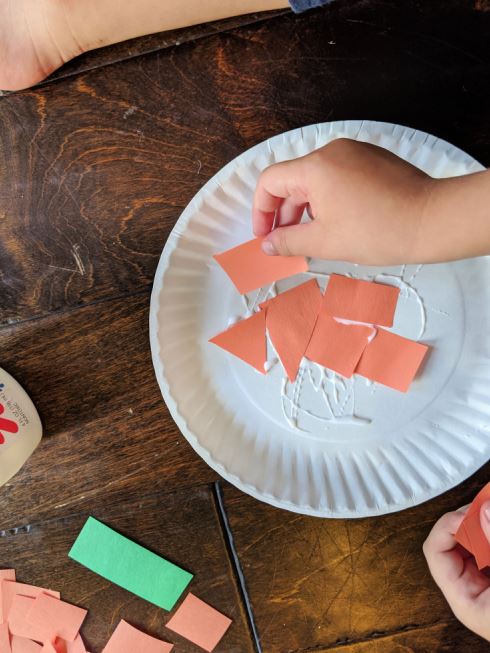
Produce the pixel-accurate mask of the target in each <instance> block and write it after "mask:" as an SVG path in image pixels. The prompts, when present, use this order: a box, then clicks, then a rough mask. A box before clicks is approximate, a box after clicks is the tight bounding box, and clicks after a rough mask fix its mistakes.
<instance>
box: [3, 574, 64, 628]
mask: <svg viewBox="0 0 490 653" xmlns="http://www.w3.org/2000/svg"><path fill="white" fill-rule="evenodd" d="M42 592H44V593H45V594H50V595H51V596H54V597H55V598H57V599H59V598H60V593H59V592H54V591H53V590H47V589H44V588H42V587H36V586H35V585H25V584H24V583H16V582H13V581H10V580H2V581H0V598H1V608H2V612H1V614H2V617H3V620H4V621H8V616H9V611H10V606H11V605H12V601H13V598H14V596H15V595H16V594H22V596H30V597H31V598H33V599H35V598H36V597H37V596H39V594H41V593H42Z"/></svg>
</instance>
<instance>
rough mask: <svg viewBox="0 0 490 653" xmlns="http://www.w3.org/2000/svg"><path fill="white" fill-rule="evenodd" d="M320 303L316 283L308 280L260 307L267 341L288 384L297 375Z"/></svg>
mask: <svg viewBox="0 0 490 653" xmlns="http://www.w3.org/2000/svg"><path fill="white" fill-rule="evenodd" d="M321 303H322V294H321V292H320V288H319V287H318V283H317V281H316V279H311V281H307V282H306V283H302V284H300V285H299V286H295V287H294V288H291V290H286V291H285V292H283V293H281V294H280V295H277V297H274V298H273V299H270V300H268V301H267V302H265V303H264V305H263V311H265V313H266V325H267V330H268V332H269V337H270V339H271V342H272V344H273V346H274V349H275V350H276V352H277V355H278V356H279V359H280V361H281V363H282V366H283V367H284V369H285V371H286V374H287V375H288V378H289V380H290V381H294V380H295V379H296V375H297V374H298V369H299V366H300V364H301V359H302V358H303V356H304V355H305V352H306V349H307V347H308V344H309V342H310V338H311V334H312V333H313V329H314V328H315V324H316V320H317V317H318V313H319V311H320V306H321Z"/></svg>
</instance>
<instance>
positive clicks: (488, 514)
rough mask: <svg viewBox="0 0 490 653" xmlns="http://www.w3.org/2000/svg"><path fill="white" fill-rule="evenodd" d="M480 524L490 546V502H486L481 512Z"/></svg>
mask: <svg viewBox="0 0 490 653" xmlns="http://www.w3.org/2000/svg"><path fill="white" fill-rule="evenodd" d="M480 523H481V527H482V530H483V532H484V533H485V536H486V538H487V540H488V543H489V544H490V501H485V503H484V504H483V505H482V507H481V510H480Z"/></svg>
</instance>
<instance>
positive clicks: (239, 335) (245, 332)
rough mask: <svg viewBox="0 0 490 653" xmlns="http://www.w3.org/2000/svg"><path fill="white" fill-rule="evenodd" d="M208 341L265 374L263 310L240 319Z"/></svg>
mask: <svg viewBox="0 0 490 653" xmlns="http://www.w3.org/2000/svg"><path fill="white" fill-rule="evenodd" d="M209 342H212V343H213V344H215V345H218V347H221V349H224V350H226V351H228V352H230V354H233V355H234V356H237V357H238V358H241V360H242V361H245V363H248V364H249V365H252V367H255V369H256V370H258V371H259V372H260V373H261V374H265V369H264V365H265V362H266V360H267V347H266V341H265V314H264V313H263V312H259V313H255V314H254V315H252V316H251V317H248V318H246V319H245V320H240V322H237V323H236V324H233V325H232V326H231V327H230V328H229V329H227V330H226V331H223V332H222V333H219V334H218V335H217V336H214V338H211V339H210V341H209Z"/></svg>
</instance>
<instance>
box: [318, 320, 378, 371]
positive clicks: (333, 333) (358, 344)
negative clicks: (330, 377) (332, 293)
mask: <svg viewBox="0 0 490 653" xmlns="http://www.w3.org/2000/svg"><path fill="white" fill-rule="evenodd" d="M372 334H373V329H372V327H369V326H363V325H360V324H342V323H340V322H338V321H337V320H335V319H334V318H333V317H331V316H330V315H328V313H327V312H326V311H325V310H324V309H323V308H322V309H321V310H320V313H319V315H318V320H317V322H316V325H315V329H314V331H313V335H312V336H311V340H310V343H309V345H308V348H307V350H306V354H305V355H306V358H309V359H310V360H311V361H314V362H315V363H318V364H319V365H323V367H328V369H330V370H333V371H334V372H337V373H338V374H342V376H345V377H346V378H350V377H351V376H352V375H353V374H354V370H355V369H356V366H357V364H358V362H359V359H360V358H361V355H362V352H363V351H364V349H365V348H366V345H367V344H368V340H369V337H370V336H371V335H372Z"/></svg>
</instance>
